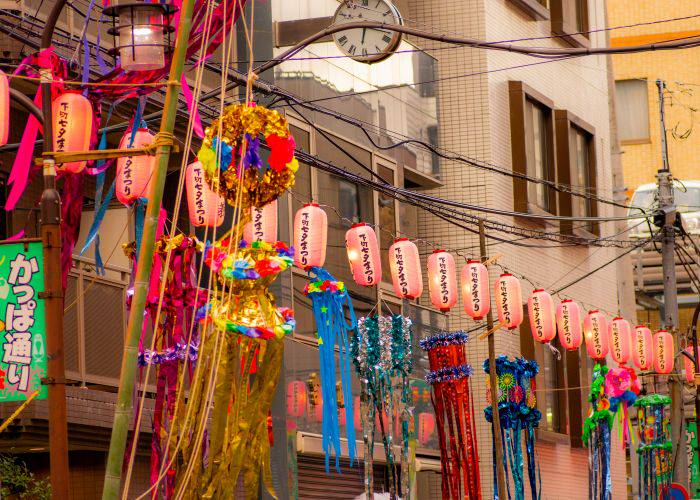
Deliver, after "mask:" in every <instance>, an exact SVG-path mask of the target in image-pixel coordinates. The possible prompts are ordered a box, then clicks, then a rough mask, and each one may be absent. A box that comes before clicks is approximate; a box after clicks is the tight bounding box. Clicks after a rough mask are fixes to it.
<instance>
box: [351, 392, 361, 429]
mask: <svg viewBox="0 0 700 500" xmlns="http://www.w3.org/2000/svg"><path fill="white" fill-rule="evenodd" d="M352 411H353V416H352V422H353V425H354V426H355V429H358V430H359V429H362V413H361V409H360V396H355V398H354V399H353V401H352Z"/></svg>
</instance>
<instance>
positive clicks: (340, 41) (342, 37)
mask: <svg viewBox="0 0 700 500" xmlns="http://www.w3.org/2000/svg"><path fill="white" fill-rule="evenodd" d="M338 43H339V44H340V45H345V44H346V43H348V37H346V36H345V35H343V36H341V37H340V38H338Z"/></svg>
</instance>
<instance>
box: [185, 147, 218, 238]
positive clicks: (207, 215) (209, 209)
mask: <svg viewBox="0 0 700 500" xmlns="http://www.w3.org/2000/svg"><path fill="white" fill-rule="evenodd" d="M185 186H186V188H187V206H188V208H189V213H190V222H192V225H193V226H196V227H203V226H207V227H218V226H220V225H221V223H222V222H223V221H224V215H225V211H226V201H225V200H224V198H223V196H219V194H218V193H216V192H215V191H214V190H213V189H211V188H210V187H209V185H208V184H207V181H206V179H205V178H204V168H203V167H202V163H201V162H199V161H195V162H194V163H190V164H189V165H187V170H186V171H185Z"/></svg>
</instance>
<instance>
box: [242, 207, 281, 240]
mask: <svg viewBox="0 0 700 500" xmlns="http://www.w3.org/2000/svg"><path fill="white" fill-rule="evenodd" d="M243 239H244V240H246V241H247V242H248V243H252V242H253V241H264V242H266V243H275V242H277V200H272V201H271V202H270V203H268V204H267V205H265V206H264V207H262V208H258V207H252V208H251V209H250V222H249V223H248V224H246V225H245V227H244V228H243Z"/></svg>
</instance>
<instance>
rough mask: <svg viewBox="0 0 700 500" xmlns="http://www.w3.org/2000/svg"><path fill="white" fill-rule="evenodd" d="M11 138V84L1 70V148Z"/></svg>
mask: <svg viewBox="0 0 700 500" xmlns="http://www.w3.org/2000/svg"><path fill="white" fill-rule="evenodd" d="M9 138H10V82H9V80H8V79H7V75H6V74H5V73H4V72H3V71H2V70H0V146H4V145H5V144H7V141H8V139H9Z"/></svg>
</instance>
